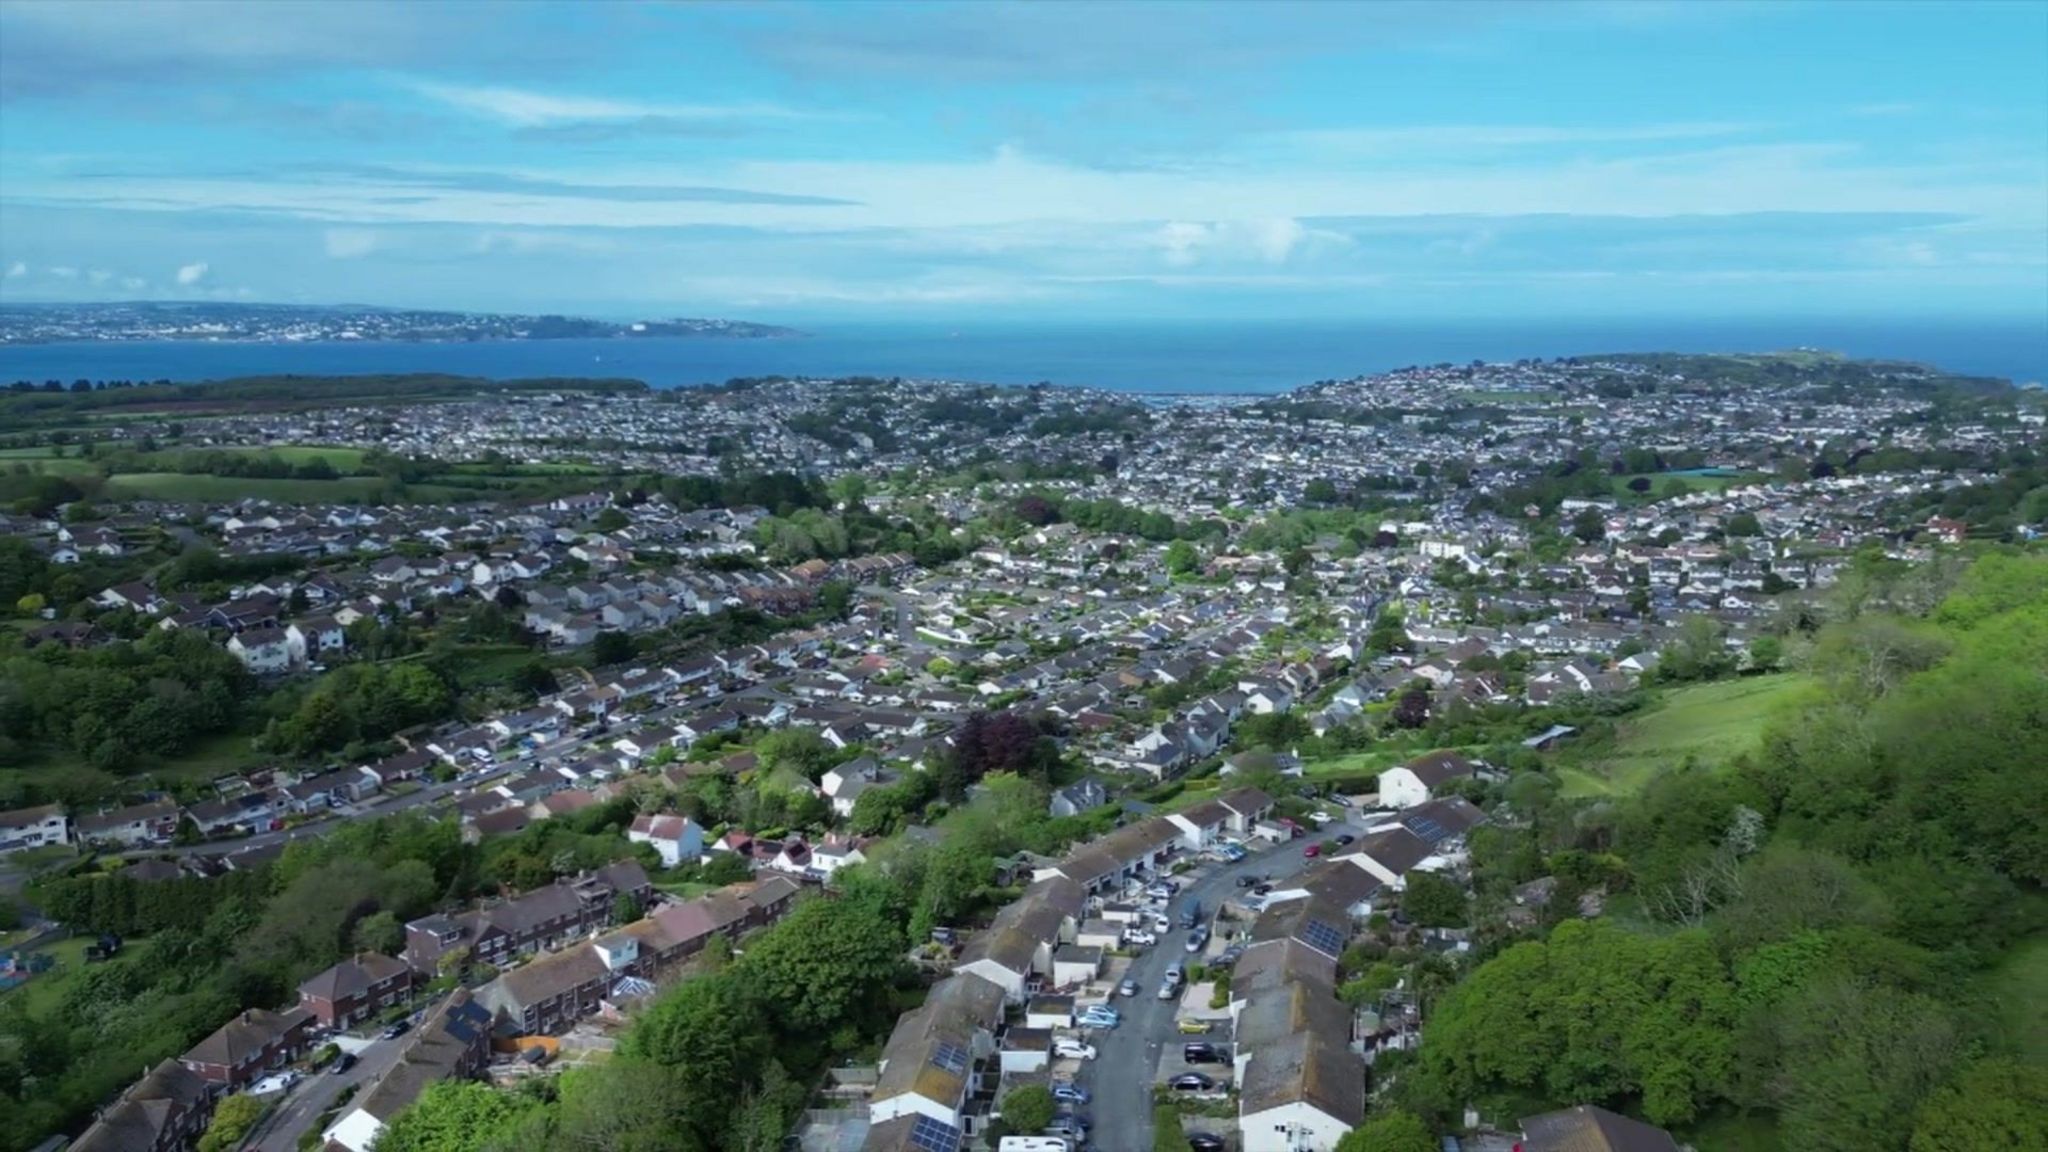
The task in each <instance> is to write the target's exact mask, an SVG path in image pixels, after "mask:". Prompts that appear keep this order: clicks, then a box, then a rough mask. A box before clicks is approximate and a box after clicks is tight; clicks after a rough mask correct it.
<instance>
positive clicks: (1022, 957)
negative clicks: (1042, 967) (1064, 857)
mask: <svg viewBox="0 0 2048 1152" xmlns="http://www.w3.org/2000/svg"><path fill="white" fill-rule="evenodd" d="M1086 908H1087V895H1086V893H1084V892H1083V891H1082V889H1081V886H1080V885H1079V884H1077V883H1075V882H1074V881H1072V880H1069V879H1067V878H1066V877H1064V876H1050V877H1047V878H1046V879H1044V880H1040V881H1038V882H1037V883H1035V884H1033V885H1031V886H1030V887H1029V888H1026V889H1025V890H1024V895H1023V896H1022V897H1020V898H1019V899H1017V900H1016V901H1014V902H1012V903H1010V904H1008V905H1005V906H1004V908H1003V910H1002V911H1000V912H998V913H996V918H995V921H994V922H993V923H991V924H990V925H989V927H988V931H986V932H983V933H981V934H980V935H978V936H976V937H975V938H974V939H972V940H970V941H968V943H967V946H966V947H965V948H962V949H961V950H960V961H959V963H960V964H961V965H966V964H972V963H974V962H975V961H977V960H991V961H994V962H995V963H996V964H998V965H1001V966H1002V967H1003V968H1006V969H1008V970H1009V971H1011V972H1016V973H1020V974H1021V973H1024V972H1028V971H1030V970H1031V962H1032V960H1033V958H1035V957H1036V956H1037V955H1038V949H1039V946H1040V945H1046V944H1055V943H1057V942H1058V941H1059V938H1060V929H1061V928H1062V927H1063V926H1064V925H1065V922H1066V921H1067V920H1070V919H1074V920H1078V919H1079V918H1080V916H1081V913H1082V912H1083V911H1085V910H1086Z"/></svg>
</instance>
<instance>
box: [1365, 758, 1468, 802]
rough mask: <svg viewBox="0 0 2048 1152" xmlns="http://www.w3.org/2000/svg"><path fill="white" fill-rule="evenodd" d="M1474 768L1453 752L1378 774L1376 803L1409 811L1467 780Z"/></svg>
mask: <svg viewBox="0 0 2048 1152" xmlns="http://www.w3.org/2000/svg"><path fill="white" fill-rule="evenodd" d="M1477 770H1478V769H1477V766H1476V765H1474V764H1473V763H1472V762H1471V761H1470V760H1467V759H1465V758H1464V757H1463V756H1460V755H1458V754H1457V753H1456V752H1431V753H1428V754H1426V755H1423V756H1417V757H1416V758H1415V759H1413V760H1410V761H1408V762H1407V763H1405V764H1397V765H1395V766H1394V767H1392V768H1389V769H1387V770H1386V771H1384V772H1381V773H1380V803H1382V804H1384V805H1386V806H1387V807H1389V808H1412V807H1414V806H1415V805H1417V804H1421V803H1424V802H1425V801H1427V800H1429V799H1430V798H1431V797H1433V796H1436V795H1439V794H1440V790H1441V789H1442V788H1443V786H1444V785H1446V784H1448V783H1450V782H1451V781H1453V780H1464V779H1469V778H1470V777H1471V776H1472V774H1473V773H1474V772H1475V771H1477Z"/></svg>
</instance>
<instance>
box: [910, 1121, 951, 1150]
mask: <svg viewBox="0 0 2048 1152" xmlns="http://www.w3.org/2000/svg"><path fill="white" fill-rule="evenodd" d="M910 1146H911V1147H912V1148H916V1149H919V1152H960V1130H959V1129H958V1128H955V1127H953V1126H952V1125H951V1124H948V1123H946V1122H945V1121H943V1120H935V1119H933V1118H932V1117H930V1116H924V1115H920V1116H918V1118H917V1120H916V1122H915V1123H913V1124H912V1125H911V1126H910Z"/></svg>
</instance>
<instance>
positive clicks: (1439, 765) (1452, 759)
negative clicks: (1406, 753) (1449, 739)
mask: <svg viewBox="0 0 2048 1152" xmlns="http://www.w3.org/2000/svg"><path fill="white" fill-rule="evenodd" d="M1401 767H1403V768H1406V769H1407V770H1408V771H1410V772H1412V773H1414V774H1415V778H1416V779H1417V780H1420V781H1422V783H1423V784H1424V785H1425V786H1427V787H1430V788H1435V787H1438V786H1439V785H1442V784H1447V783H1449V782H1450V781H1452V780H1459V779H1463V778H1464V777H1467V776H1470V775H1472V773H1474V772H1476V771H1478V768H1477V767H1476V766H1475V765H1474V764H1473V763H1472V762H1471V761H1470V760H1467V759H1465V758H1464V757H1463V756H1460V755H1458V754H1457V753H1456V752H1451V751H1440V752H1428V753H1424V754H1423V755H1421V756H1417V757H1416V758H1415V759H1413V760H1410V761H1408V762H1407V763H1406V764H1403V765H1401Z"/></svg>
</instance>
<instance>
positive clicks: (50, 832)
mask: <svg viewBox="0 0 2048 1152" xmlns="http://www.w3.org/2000/svg"><path fill="white" fill-rule="evenodd" d="M70 833H71V822H70V821H69V820H67V819H65V817H64V809H63V808H62V807H60V806H58V805H56V804H45V805H43V806H42V807H40V808H17V809H15V810H14V811H12V812H0V856H5V855H7V854H9V853H11V852H21V851H25V850H27V849H30V848H42V847H45V846H47V845H51V844H62V843H64V842H65V840H67V839H69V837H70Z"/></svg>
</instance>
